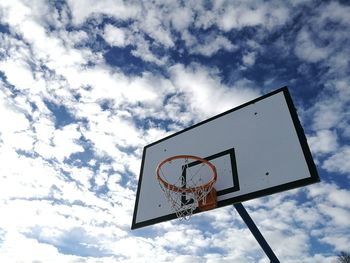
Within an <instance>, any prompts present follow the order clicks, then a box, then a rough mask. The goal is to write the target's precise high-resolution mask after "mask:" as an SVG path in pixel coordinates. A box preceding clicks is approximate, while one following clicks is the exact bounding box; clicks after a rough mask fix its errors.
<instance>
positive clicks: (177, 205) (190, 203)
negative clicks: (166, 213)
mask: <svg viewBox="0 0 350 263" xmlns="http://www.w3.org/2000/svg"><path fill="white" fill-rule="evenodd" d="M194 158H195V157H193V158H191V157H190V156H187V157H179V158H175V159H171V160H169V161H166V162H164V163H163V164H162V165H161V166H159V168H158V176H159V177H160V178H161V180H159V179H158V180H159V185H160V187H161V189H162V190H163V192H164V195H165V197H166V199H167V200H168V202H169V204H170V206H171V209H172V210H173V211H174V212H175V213H176V216H177V217H178V218H181V219H185V220H187V219H189V218H190V217H191V216H192V214H193V212H194V211H195V210H196V208H197V207H198V205H199V203H200V202H201V204H204V205H205V204H206V197H207V196H208V194H209V192H210V191H211V190H212V189H213V187H214V184H215V181H216V177H215V178H213V176H214V174H213V173H214V172H215V173H216V171H213V168H211V167H210V166H209V165H208V163H206V162H202V161H200V158H196V159H194ZM214 169H215V167H214Z"/></svg>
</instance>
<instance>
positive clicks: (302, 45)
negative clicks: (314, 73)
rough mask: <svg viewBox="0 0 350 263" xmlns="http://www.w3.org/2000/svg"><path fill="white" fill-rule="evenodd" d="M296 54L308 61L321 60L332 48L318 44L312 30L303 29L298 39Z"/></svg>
mask: <svg viewBox="0 0 350 263" xmlns="http://www.w3.org/2000/svg"><path fill="white" fill-rule="evenodd" d="M295 54H296V55H297V56H298V57H299V58H300V59H303V60H305V61H307V62H319V61H321V60H325V59H326V58H327V57H328V56H329V54H330V50H329V48H327V47H321V46H318V45H317V43H315V41H314V38H313V37H312V36H311V34H310V32H308V31H307V30H302V31H300V32H299V34H298V36H297V39H296V47H295Z"/></svg>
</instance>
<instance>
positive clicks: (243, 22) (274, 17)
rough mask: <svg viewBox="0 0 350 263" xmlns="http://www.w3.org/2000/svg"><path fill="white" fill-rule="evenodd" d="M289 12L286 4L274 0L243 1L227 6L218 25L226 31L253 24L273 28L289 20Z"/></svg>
mask: <svg viewBox="0 0 350 263" xmlns="http://www.w3.org/2000/svg"><path fill="white" fill-rule="evenodd" d="M288 13H289V11H288V9H287V8H286V6H284V5H280V4H278V5H277V4H276V3H273V2H268V3H261V2H254V1H243V2H238V3H235V4H234V5H232V6H230V5H228V6H225V11H224V13H223V14H222V15H221V16H220V18H219V21H218V25H219V27H220V28H221V29H223V30H225V31H229V30H231V29H233V28H242V27H251V26H265V27H266V28H267V29H273V28H274V27H276V26H280V25H282V24H284V23H285V22H286V21H287V16H288Z"/></svg>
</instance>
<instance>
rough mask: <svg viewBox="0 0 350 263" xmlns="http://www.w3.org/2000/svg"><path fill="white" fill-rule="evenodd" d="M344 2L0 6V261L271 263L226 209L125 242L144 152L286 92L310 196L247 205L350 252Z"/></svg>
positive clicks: (325, 247) (307, 256) (286, 242)
mask: <svg viewBox="0 0 350 263" xmlns="http://www.w3.org/2000/svg"><path fill="white" fill-rule="evenodd" d="M349 13H350V5H349V2H348V1H309V0H305V1H301V0H298V1H251V0H247V1H224V0H218V1H205V0H203V1H191V0H189V1H171V0H165V1H158V0H155V1H133V0H131V1H122V0H99V1H93V0H84V1H83V0H67V1H60V0H59V1H45V0H32V1H29V0H2V1H0V164H1V165H0V215H1V216H0V262H36V263H38V262H76V263H78V262H79V263H82V262H88V263H90V262H96V263H97V262H99V263H105V262H106V263H109V262H184V263H185V262H191V263H192V262H242V263H245V262H259V263H264V262H269V261H268V259H267V257H266V256H265V255H264V253H263V252H262V250H261V248H260V247H259V245H258V243H257V242H256V240H255V239H254V237H253V236H252V235H251V234H250V232H249V229H248V228H247V227H246V226H245V224H244V222H243V221H242V220H241V218H240V217H239V215H238V214H237V212H236V211H235V210H234V208H233V207H232V206H227V207H223V208H220V209H216V210H213V211H210V212H206V213H201V214H198V215H194V216H193V217H192V219H191V220H190V221H179V220H174V221H168V222H165V223H161V224H157V225H154V226H149V227H145V228H141V229H138V230H134V231H132V230H130V226H131V221H132V214H133V209H134V203H135V196H136V188H137V182H138V177H139V172H140V166H141V158H142V150H143V147H144V146H146V145H148V144H150V143H152V142H154V141H156V140H159V139H161V138H163V137H165V136H167V135H170V134H173V133H175V132H177V131H180V130H182V129H184V128H187V127H189V126H191V125H193V124H195V123H198V122H200V121H203V120H205V119H207V118H209V117H212V116H214V115H216V114H219V113H221V112H223V111H225V110H228V109H231V108H233V107H236V106H238V105H240V104H242V103H245V102H247V101H249V100H252V99H255V98H257V97H259V96H261V95H263V94H266V93H268V92H270V91H273V90H275V89H277V88H280V87H283V86H288V87H289V91H290V93H291V96H292V98H293V101H294V104H295V106H296V108H297V111H298V115H299V118H300V120H301V123H302V125H303V128H304V131H305V134H306V136H307V139H308V143H309V146H310V148H311V151H312V154H313V158H314V161H315V163H316V165H317V169H318V173H319V176H320V178H321V182H320V183H317V184H313V185H310V186H306V187H302V188H298V189H294V190H290V191H286V192H283V193H278V194H273V195H270V196H266V197H262V198H258V199H254V200H251V201H247V202H245V203H244V206H245V207H246V209H247V211H248V212H249V214H250V215H251V217H252V218H253V220H254V221H255V223H256V224H257V226H258V227H259V229H260V231H261V232H262V234H263V235H264V236H265V238H266V240H267V241H268V243H269V244H270V246H271V247H272V249H273V251H274V252H275V254H276V255H277V257H278V258H279V259H280V260H281V262H289V263H294V262H295V263H296V262H310V263H311V262H313V263H314V262H320V263H325V262H329V263H330V262H334V260H335V258H336V255H337V254H339V253H340V252H341V251H345V252H347V251H350V245H349V244H350V220H349V218H350V202H349V200H350V190H349V189H350V187H349V186H350V180H349V179H350V114H349V112H350V109H349V108H350V88H349V86H350V77H349V76H350V74H349V73H350V65H349V61H350V37H349V32H350V18H349Z"/></svg>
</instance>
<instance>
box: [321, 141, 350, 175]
mask: <svg viewBox="0 0 350 263" xmlns="http://www.w3.org/2000/svg"><path fill="white" fill-rule="evenodd" d="M322 168H324V169H326V170H327V171H330V172H338V173H341V174H347V175H348V174H349V171H350V170H349V169H350V147H349V146H344V147H342V148H340V150H339V151H338V152H337V153H335V154H333V155H332V156H331V157H329V158H328V159H326V160H325V161H324V162H323V165H322Z"/></svg>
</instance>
